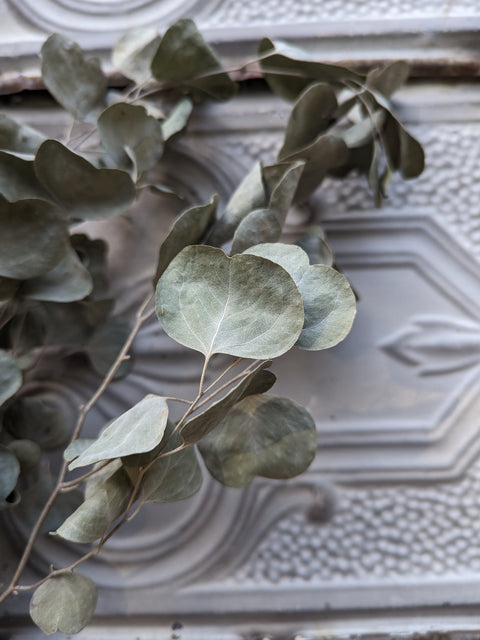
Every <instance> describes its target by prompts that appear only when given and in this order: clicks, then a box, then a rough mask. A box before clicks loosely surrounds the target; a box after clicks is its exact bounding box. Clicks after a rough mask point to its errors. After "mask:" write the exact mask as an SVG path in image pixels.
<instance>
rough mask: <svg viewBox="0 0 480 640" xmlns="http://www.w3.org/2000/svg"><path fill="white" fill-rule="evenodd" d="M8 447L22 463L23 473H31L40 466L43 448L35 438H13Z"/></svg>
mask: <svg viewBox="0 0 480 640" xmlns="http://www.w3.org/2000/svg"><path fill="white" fill-rule="evenodd" d="M8 449H9V450H10V451H11V452H12V453H13V454H14V455H15V457H16V458H17V460H18V462H19V463H20V469H21V471H22V473H31V472H32V471H34V470H35V469H36V468H37V467H38V463H39V462H40V458H41V457H42V450H41V448H40V446H39V445H38V444H37V443H36V442H33V440H12V441H11V442H9V443H8Z"/></svg>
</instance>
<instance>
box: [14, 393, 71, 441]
mask: <svg viewBox="0 0 480 640" xmlns="http://www.w3.org/2000/svg"><path fill="white" fill-rule="evenodd" d="M4 425H5V427H6V429H7V430H8V431H9V432H10V433H11V434H12V435H13V436H15V437H16V438H21V439H27V440H33V441H34V442H36V443H37V444H38V445H39V446H40V447H41V448H42V449H54V448H55V447H58V446H59V445H61V444H63V443H64V442H65V441H66V440H67V438H68V435H69V432H70V424H69V421H68V418H67V416H66V415H65V414H64V413H63V412H62V411H61V410H60V409H59V408H58V407H57V406H56V405H55V404H53V403H52V401H51V400H49V398H48V397H43V396H42V395H40V394H38V395H31V396H25V397H22V398H19V399H18V400H16V401H15V402H14V403H12V404H11V405H10V406H9V407H8V408H7V409H6V411H5V416H4Z"/></svg>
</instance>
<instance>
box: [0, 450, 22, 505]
mask: <svg viewBox="0 0 480 640" xmlns="http://www.w3.org/2000/svg"><path fill="white" fill-rule="evenodd" d="M19 473H20V464H19V462H18V460H17V458H16V457H15V455H14V454H13V453H12V452H11V451H10V450H9V449H7V447H4V446H3V445H1V444H0V507H1V506H3V504H4V502H5V500H6V498H8V496H9V495H10V494H11V493H12V491H13V490H14V488H15V485H16V484H17V480H18V475H19Z"/></svg>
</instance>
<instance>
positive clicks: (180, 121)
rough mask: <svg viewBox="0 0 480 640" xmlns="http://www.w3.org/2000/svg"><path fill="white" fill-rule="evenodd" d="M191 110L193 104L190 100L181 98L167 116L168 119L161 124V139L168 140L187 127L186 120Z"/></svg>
mask: <svg viewBox="0 0 480 640" xmlns="http://www.w3.org/2000/svg"><path fill="white" fill-rule="evenodd" d="M192 110H193V102H192V101H191V100H190V98H182V99H181V100H179V101H178V102H177V104H176V105H175V106H174V107H173V109H172V110H171V111H170V113H169V114H168V118H166V120H165V121H164V122H162V132H163V139H164V140H168V139H169V138H171V137H172V136H174V135H175V134H177V133H180V131H183V129H185V127H186V126H187V123H188V119H189V118H190V114H191V113H192Z"/></svg>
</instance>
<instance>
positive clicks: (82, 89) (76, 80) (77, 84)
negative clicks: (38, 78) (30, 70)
mask: <svg viewBox="0 0 480 640" xmlns="http://www.w3.org/2000/svg"><path fill="white" fill-rule="evenodd" d="M41 56H42V79H43V82H44V83H45V86H46V87H47V89H48V90H49V91H50V93H51V94H52V95H53V97H54V98H55V100H57V102H59V103H60V104H61V105H62V107H64V108H65V109H66V110H67V111H69V112H70V113H72V114H73V115H74V116H76V117H78V118H80V119H83V120H87V119H88V120H89V121H93V119H94V118H95V116H96V115H98V113H99V112H100V111H101V109H102V108H103V107H104V106H105V94H106V88H107V79H106V77H105V76H104V74H103V71H102V69H101V67H100V62H99V61H98V59H97V58H90V59H87V58H86V57H85V55H84V52H83V51H82V49H81V48H80V47H79V46H78V44H76V43H75V42H72V41H71V40H69V39H68V38H65V37H64V36H61V35H59V34H58V33H54V34H53V35H51V36H50V37H49V38H48V39H47V40H46V41H45V42H44V44H43V46H42V50H41Z"/></svg>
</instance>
